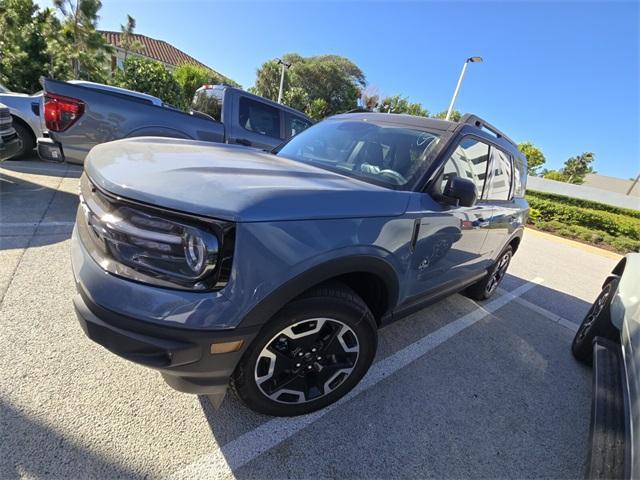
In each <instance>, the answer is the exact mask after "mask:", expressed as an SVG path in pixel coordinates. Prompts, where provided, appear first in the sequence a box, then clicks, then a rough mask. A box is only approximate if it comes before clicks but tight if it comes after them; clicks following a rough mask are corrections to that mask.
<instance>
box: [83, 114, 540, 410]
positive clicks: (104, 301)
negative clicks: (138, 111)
mask: <svg viewBox="0 0 640 480" xmlns="http://www.w3.org/2000/svg"><path fill="white" fill-rule="evenodd" d="M526 176H527V166H526V160H525V158H524V156H523V155H522V154H521V153H520V152H519V151H518V149H517V148H516V146H515V144H514V142H513V141H511V140H510V139H509V138H508V137H506V136H505V135H504V134H503V133H501V132H500V131H499V130H498V129H496V128H495V127H493V126H491V125H489V124H488V123H486V122H485V121H484V120H482V119H480V118H478V117H476V116H473V115H466V116H465V117H463V119H462V120H461V121H460V122H448V121H443V120H435V119H427V118H420V117H413V116H408V115H393V114H391V115H390V114H381V113H370V112H364V113H362V112H361V113H348V114H343V115H337V116H334V117H331V118H329V119H326V120H324V121H322V122H320V123H319V124H317V125H315V126H312V127H311V128H309V129H307V130H305V131H304V132H302V133H300V134H299V135H296V136H295V137H293V138H292V139H291V140H289V141H288V142H287V143H285V144H284V145H282V146H280V147H278V148H277V149H276V150H274V151H273V152H271V153H267V152H261V151H257V150H252V149H249V148H246V147H242V146H237V145H212V144H210V143H205V142H197V141H190V140H176V139H167V138H151V137H146V138H135V139H127V140H119V141H115V142H111V143H107V144H102V145H98V146H96V147H95V148H93V150H92V151H91V152H90V154H89V156H88V158H87V163H86V167H85V174H84V175H83V176H82V179H81V203H80V207H79V209H78V215H77V219H76V226H75V229H74V233H73V239H72V263H73V271H74V275H75V278H76V284H77V290H78V294H77V295H76V296H75V298H74V304H75V308H76V310H77V313H78V319H79V321H80V323H81V325H82V328H83V329H84V331H85V333H86V334H87V335H88V336H89V337H90V338H91V339H92V340H94V341H96V342H98V343H99V344H101V345H103V346H104V347H106V348H107V349H109V350H111V351H112V352H113V353H116V354H117V355H120V356H121V357H124V358H125V359H128V360H131V361H133V362H137V363H139V364H142V365H146V366H148V367H151V368H154V369H156V370H158V371H159V372H160V373H161V374H162V376H163V377H164V379H165V381H166V382H167V383H168V384H169V385H170V386H172V387H173V388H175V389H177V390H180V391H183V392H190V393H198V394H206V395H209V396H210V397H211V398H212V400H214V402H215V401H222V398H223V397H224V394H225V392H226V390H227V386H228V385H230V386H231V388H232V389H233V390H235V392H236V393H237V395H238V396H239V397H240V399H241V400H242V401H243V402H244V403H245V404H246V405H247V406H248V407H249V408H251V409H253V410H256V411H258V412H262V413H266V414H270V415H283V416H288V415H299V414H303V413H308V412H311V411H314V410H317V409H319V408H322V407H324V406H326V405H328V404H330V403H332V402H335V401H336V400H337V399H339V398H340V397H342V396H343V395H345V394H346V393H347V392H348V391H349V390H351V389H352V388H353V387H354V386H355V385H356V384H357V383H358V381H359V380H360V379H361V378H362V377H363V376H364V374H365V373H366V372H367V370H368V368H369V366H370V365H371V363H372V361H373V358H374V355H375V352H376V345H377V335H378V329H379V327H381V326H383V325H385V324H386V323H389V322H390V321H392V320H396V319H399V318H401V317H403V316H405V315H407V314H409V313H411V312H414V311H416V310H418V309H420V308H422V307H424V306H425V305H427V304H428V303H430V302H434V301H435V300H437V299H439V298H442V297H443V296H446V295H449V294H452V293H454V292H457V291H461V290H465V292H466V293H467V294H468V295H469V296H471V297H472V298H475V299H479V300H482V299H486V298H488V297H489V296H491V295H492V294H493V293H494V292H495V291H496V288H497V286H498V284H499V283H500V281H501V280H502V279H503V277H504V275H505V272H506V270H507V267H508V265H509V261H510V259H511V256H512V255H513V254H514V253H515V252H516V250H517V249H518V246H519V244H520V240H521V238H522V231H523V225H524V223H525V221H526V216H527V212H528V207H527V203H526V201H525V200H524V191H525V182H526Z"/></svg>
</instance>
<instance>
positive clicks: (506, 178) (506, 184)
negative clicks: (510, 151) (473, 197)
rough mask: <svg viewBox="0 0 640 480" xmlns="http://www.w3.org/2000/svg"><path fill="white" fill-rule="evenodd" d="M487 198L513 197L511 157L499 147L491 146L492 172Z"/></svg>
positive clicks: (508, 198) (505, 198)
mask: <svg viewBox="0 0 640 480" xmlns="http://www.w3.org/2000/svg"><path fill="white" fill-rule="evenodd" d="M486 198H487V200H510V199H511V158H510V157H509V155H507V154H506V153H504V152H503V151H502V150H500V149H498V148H491V172H490V174H489V184H488V189H487V195H486Z"/></svg>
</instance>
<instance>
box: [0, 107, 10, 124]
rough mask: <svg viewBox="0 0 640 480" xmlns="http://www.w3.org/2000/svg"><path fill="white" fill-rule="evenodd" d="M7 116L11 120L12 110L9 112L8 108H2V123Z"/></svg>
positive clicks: (0, 112)
mask: <svg viewBox="0 0 640 480" xmlns="http://www.w3.org/2000/svg"><path fill="white" fill-rule="evenodd" d="M7 118H8V119H9V120H11V112H9V110H8V109H6V108H3V109H2V110H0V123H4V122H2V120H5V119H7Z"/></svg>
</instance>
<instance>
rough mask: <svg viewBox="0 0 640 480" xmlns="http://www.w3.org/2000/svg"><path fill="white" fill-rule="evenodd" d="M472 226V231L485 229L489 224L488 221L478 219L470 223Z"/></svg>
mask: <svg viewBox="0 0 640 480" xmlns="http://www.w3.org/2000/svg"><path fill="white" fill-rule="evenodd" d="M472 225H473V228H474V229H478V228H487V227H488V226H489V225H491V222H490V221H489V220H485V219H483V218H479V219H478V220H475V221H474V222H473V223H472Z"/></svg>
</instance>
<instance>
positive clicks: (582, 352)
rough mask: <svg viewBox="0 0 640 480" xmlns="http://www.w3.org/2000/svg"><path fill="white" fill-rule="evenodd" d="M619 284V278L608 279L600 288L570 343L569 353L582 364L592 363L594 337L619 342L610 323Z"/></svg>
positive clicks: (614, 328)
mask: <svg viewBox="0 0 640 480" xmlns="http://www.w3.org/2000/svg"><path fill="white" fill-rule="evenodd" d="M618 283H620V277H610V278H609V279H608V280H607V282H606V283H605V285H604V286H603V287H602V290H601V291H600V294H599V295H598V297H597V298H596V300H595V302H593V305H591V307H590V308H589V311H588V312H587V315H586V316H585V317H584V320H582V323H581V324H580V327H579V328H578V331H577V332H576V336H575V337H573V342H572V343H571V353H573V356H574V357H575V358H576V359H577V360H580V361H581V362H582V363H585V364H587V365H591V364H592V362H593V341H594V340H595V338H596V337H604V338H608V339H609V340H614V341H616V342H619V341H620V332H619V331H618V329H617V328H616V327H615V326H614V325H613V324H612V323H611V310H610V306H611V300H612V299H613V295H614V294H615V291H616V288H618Z"/></svg>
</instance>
